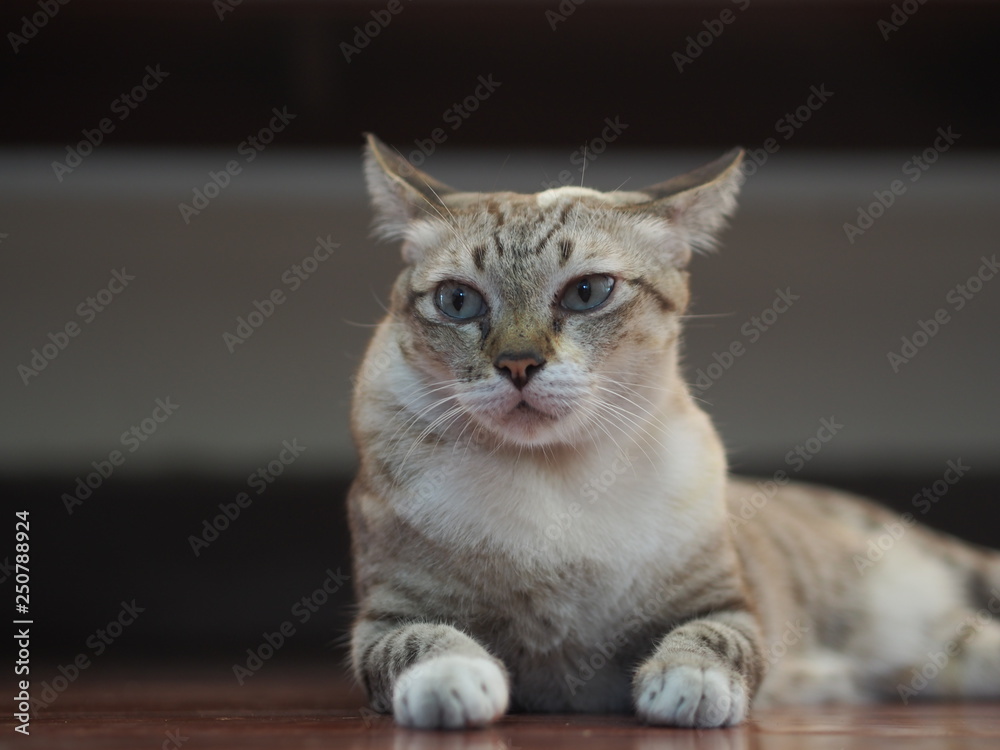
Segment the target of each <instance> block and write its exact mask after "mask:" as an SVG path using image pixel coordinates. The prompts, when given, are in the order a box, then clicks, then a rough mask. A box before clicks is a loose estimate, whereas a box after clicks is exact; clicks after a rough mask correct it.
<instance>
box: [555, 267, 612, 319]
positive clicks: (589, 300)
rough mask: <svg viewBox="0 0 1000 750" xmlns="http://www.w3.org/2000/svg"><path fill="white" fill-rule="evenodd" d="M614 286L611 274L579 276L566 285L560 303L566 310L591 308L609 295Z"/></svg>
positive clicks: (577, 310)
mask: <svg viewBox="0 0 1000 750" xmlns="http://www.w3.org/2000/svg"><path fill="white" fill-rule="evenodd" d="M614 288H615V280H614V278H612V277H611V276H605V275H603V274H594V275H592V276H581V277H580V278H579V279H577V280H576V281H571V282H570V283H569V284H568V285H567V286H566V289H564V290H563V294H562V299H561V300H560V303H561V304H562V306H563V307H565V308H566V309H567V310H573V311H575V312H583V311H585V310H593V309H594V308H595V307H597V306H598V305H600V304H602V303H603V302H605V301H606V300H607V299H608V297H610V296H611V290H612V289H614Z"/></svg>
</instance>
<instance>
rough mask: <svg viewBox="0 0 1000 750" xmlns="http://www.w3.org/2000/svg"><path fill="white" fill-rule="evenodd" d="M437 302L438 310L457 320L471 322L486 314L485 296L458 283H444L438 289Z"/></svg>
mask: <svg viewBox="0 0 1000 750" xmlns="http://www.w3.org/2000/svg"><path fill="white" fill-rule="evenodd" d="M435 302H437V307H438V310H440V311H441V312H443V313H444V314H445V315H447V316H448V317H449V318H455V319H456V320H471V319H472V318H478V317H480V316H482V315H484V314H485V313H486V302H485V301H484V300H483V295H481V294H480V293H479V292H477V291H476V290H475V289H473V288H472V287H471V286H466V285H465V284H460V283H459V282H457V281H445V282H443V283H442V284H441V285H440V286H439V287H438V288H437V294H436V296H435Z"/></svg>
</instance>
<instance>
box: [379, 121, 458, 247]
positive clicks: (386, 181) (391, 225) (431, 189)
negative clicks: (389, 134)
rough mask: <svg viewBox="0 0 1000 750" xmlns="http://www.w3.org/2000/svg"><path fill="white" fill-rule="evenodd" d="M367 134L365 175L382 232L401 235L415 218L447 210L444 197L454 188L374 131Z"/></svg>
mask: <svg viewBox="0 0 1000 750" xmlns="http://www.w3.org/2000/svg"><path fill="white" fill-rule="evenodd" d="M366 137H367V139H368V145H367V147H366V148H365V177H366V179H367V182H368V192H369V194H370V195H371V199H372V204H373V205H374V207H375V227H376V231H377V232H378V233H379V234H380V235H382V236H383V237H385V238H396V237H400V236H402V234H403V230H404V229H405V228H406V225H407V224H409V223H410V222H411V221H412V220H413V219H416V218H419V217H421V216H425V215H428V214H429V215H431V216H442V215H444V214H446V209H445V208H444V201H443V198H444V196H446V195H448V194H450V193H454V192H455V190H454V189H453V188H450V187H448V186H447V185H445V184H444V183H443V182H438V181H437V180H435V179H434V178H433V177H431V176H430V175H428V174H425V173H423V172H421V171H420V170H419V169H417V168H416V167H414V166H413V165H412V164H410V162H408V161H407V160H406V159H404V158H403V157H402V156H401V155H399V154H398V153H397V152H395V151H393V150H392V149H391V148H389V147H388V146H386V145H385V144H384V143H383V142H382V141H380V140H379V139H378V138H376V137H375V136H374V135H372V134H371V133H367V134H366Z"/></svg>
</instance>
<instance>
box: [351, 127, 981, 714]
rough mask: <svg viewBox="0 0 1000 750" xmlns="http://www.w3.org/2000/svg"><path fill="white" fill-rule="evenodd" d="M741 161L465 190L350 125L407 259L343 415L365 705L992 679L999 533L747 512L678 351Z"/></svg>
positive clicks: (706, 704) (798, 697)
mask: <svg viewBox="0 0 1000 750" xmlns="http://www.w3.org/2000/svg"><path fill="white" fill-rule="evenodd" d="M741 159H742V152H741V151H740V150H738V149H737V150H735V151H733V152H730V153H729V154H726V155H725V156H724V157H722V158H721V159H719V160H717V161H715V162H712V163H711V164H708V165H707V166H704V167H701V168H700V169H697V170H695V171H693V172H690V173H688V174H685V175H683V176H681V177H677V178H674V179H672V180H669V181H668V182H664V183H661V184H658V185H653V186H652V187H649V188H646V189H644V190H636V191H615V192H607V193H602V192H597V191H594V190H589V189H584V188H578V187H560V188H556V189H552V190H546V191H544V192H541V193H537V194H533V195H523V194H515V193H467V192H459V191H456V190H454V189H452V188H449V187H447V186H446V185H444V184H442V183H440V182H438V181H437V180H435V179H433V178H432V177H430V176H428V175H426V174H424V173H422V172H420V171H418V170H417V169H415V168H414V167H413V166H411V165H410V164H409V163H408V162H407V161H406V160H404V159H403V158H401V157H400V156H398V155H397V154H396V153H394V152H393V151H392V150H390V149H389V148H387V147H386V146H385V145H384V144H382V143H381V142H380V141H378V140H377V139H376V138H374V137H373V136H369V138H368V147H367V153H366V175H367V179H368V184H369V189H370V192H371V197H372V201H373V203H374V208H375V212H376V224H377V228H378V232H379V233H380V234H381V235H382V236H383V237H385V238H392V239H399V240H402V254H403V258H404V260H405V262H406V265H405V267H404V269H403V271H402V273H401V274H400V275H399V277H398V279H397V280H396V282H395V286H394V287H393V290H392V297H391V305H390V308H389V313H388V315H387V316H386V318H385V320H384V321H383V322H382V323H381V324H380V325H379V326H378V328H377V330H376V331H375V336H374V339H373V341H372V343H371V345H370V348H369V349H368V352H367V354H366V356H365V359H364V362H363V364H362V365H361V368H360V372H359V374H358V378H357V383H356V391H355V396H354V406H353V414H352V428H353V433H354V438H355V442H356V444H357V447H358V450H359V452H360V470H359V473H358V476H357V478H356V480H355V482H354V484H353V487H352V489H351V492H350V496H349V501H348V504H349V514H350V522H351V531H352V539H353V556H354V569H355V581H356V585H357V592H356V593H357V597H358V602H359V612H358V615H357V619H356V622H355V624H354V628H353V632H352V644H351V658H352V664H353V670H354V673H355V675H356V676H357V678H358V680H359V681H360V682H361V683H362V684H363V685H364V687H365V689H366V690H367V692H368V695H369V698H370V700H371V702H372V705H373V707H374V708H375V709H376V710H379V711H383V712H388V711H391V712H392V713H393V715H394V717H395V720H396V721H397V722H398V723H399V724H402V725H405V726H412V727H425V728H439V727H451V728H460V727H472V726H482V725H486V724H488V723H490V722H492V721H494V720H496V719H497V718H499V717H500V716H502V715H503V714H504V713H505V712H506V711H507V710H508V709H509V708H510V709H514V710H519V711H537V712H634V713H635V714H636V715H637V716H638V717H639V719H640V720H642V721H644V722H648V723H651V724H664V725H674V726H682V727H722V726H730V725H733V724H737V723H739V722H741V721H743V720H744V719H745V718H746V716H747V713H748V711H749V710H750V706H751V701H756V703H757V704H760V703H763V702H789V701H796V702H802V701H813V702H815V701H859V700H875V699H880V698H887V697H898V696H902V697H903V698H907V699H908V698H909V697H911V696H916V695H919V696H921V697H924V696H982V695H987V694H993V695H996V694H998V693H1000V622H998V621H997V620H996V619H995V616H996V615H997V614H998V613H1000V555H998V554H997V553H994V552H990V551H986V550H978V549H974V548H972V547H971V546H967V545H964V544H962V543H961V542H958V541H955V540H952V539H950V538H947V537H945V536H943V535H941V534H938V533H935V532H932V531H930V530H928V529H924V528H921V527H919V526H915V525H913V524H912V523H911V522H910V521H908V520H906V519H900V517H898V516H895V515H893V514H891V513H889V512H888V511H887V510H885V509H881V508H879V507H877V506H875V505H872V504H869V503H868V502H866V501H864V500H861V499H858V498H855V497H850V496H847V495H844V494H842V493H837V492H832V491H828V490H824V489H818V488H813V487H809V486H805V485H801V484H796V483H787V484H784V485H783V486H780V487H777V488H776V492H775V493H774V494H773V496H772V497H770V499H768V500H767V502H766V504H764V505H763V506H762V507H760V509H759V510H758V511H757V512H756V514H755V515H753V516H752V517H751V518H749V519H748V520H743V517H742V516H741V515H740V511H739V509H740V508H741V507H745V500H746V498H747V497H748V496H749V495H750V494H751V493H753V492H754V491H755V490H756V488H755V487H754V486H753V485H751V484H749V483H747V482H744V481H740V480H736V479H732V478H730V477H729V476H728V475H727V467H726V458H725V455H724V452H723V448H722V445H721V443H720V441H719V438H718V437H717V435H716V432H715V430H714V429H713V427H712V424H711V423H710V421H709V419H708V417H707V416H706V415H705V414H704V413H703V412H702V411H701V409H699V408H698V406H697V405H696V403H695V401H694V399H693V398H692V397H691V395H690V393H689V391H688V387H687V386H686V384H685V381H684V379H683V377H682V374H681V371H680V369H679V366H678V351H679V346H680V336H681V320H682V316H683V314H684V312H685V308H686V306H687V304H688V274H687V270H686V269H687V265H688V262H689V261H690V259H691V254H692V251H693V250H698V249H704V248H707V247H709V246H711V244H712V243H713V239H714V237H715V235H716V233H717V232H718V231H719V230H720V229H721V228H722V226H723V224H724V223H725V220H726V218H727V216H728V215H729V214H730V213H731V212H732V211H733V209H734V207H735V202H736V193H737V191H738V189H739V184H740V175H741V173H740V169H739V166H740V162H741ZM598 487H599V488H600V489H601V491H600V492H598V491H596V489H595V488H598ZM743 515H744V516H745V515H746V514H743ZM737 518H739V519H741V520H740V522H739V523H734V522H733V521H734V519H737ZM884 538H891V540H892V548H891V550H889V551H888V552H886V553H885V554H884V556H882V557H881V559H879V560H878V561H877V562H871V564H870V565H868V566H863V565H859V564H858V560H859V559H868V558H869V557H874V556H872V555H870V549H871V548H870V545H871V544H872V543H873V540H876V539H884Z"/></svg>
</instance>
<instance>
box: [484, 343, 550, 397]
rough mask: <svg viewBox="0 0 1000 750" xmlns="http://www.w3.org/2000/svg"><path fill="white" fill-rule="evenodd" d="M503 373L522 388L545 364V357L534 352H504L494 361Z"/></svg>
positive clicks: (519, 388)
mask: <svg viewBox="0 0 1000 750" xmlns="http://www.w3.org/2000/svg"><path fill="white" fill-rule="evenodd" d="M493 366H494V367H496V368H497V369H498V370H499V371H500V373H501V374H503V375H506V376H507V377H508V378H510V382H511V383H513V384H514V387H515V388H517V389H518V390H521V389H522V388H524V386H526V385H527V384H528V381H529V380H531V377H532V376H533V375H534V374H535V373H536V372H538V371H539V370H541V369H542V367H544V366H545V359H544V358H543V357H542V356H541V355H539V354H535V353H534V352H519V353H516V354H511V353H506V352H505V353H504V354H501V355H500V356H499V357H497V358H496V361H494V362H493Z"/></svg>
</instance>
